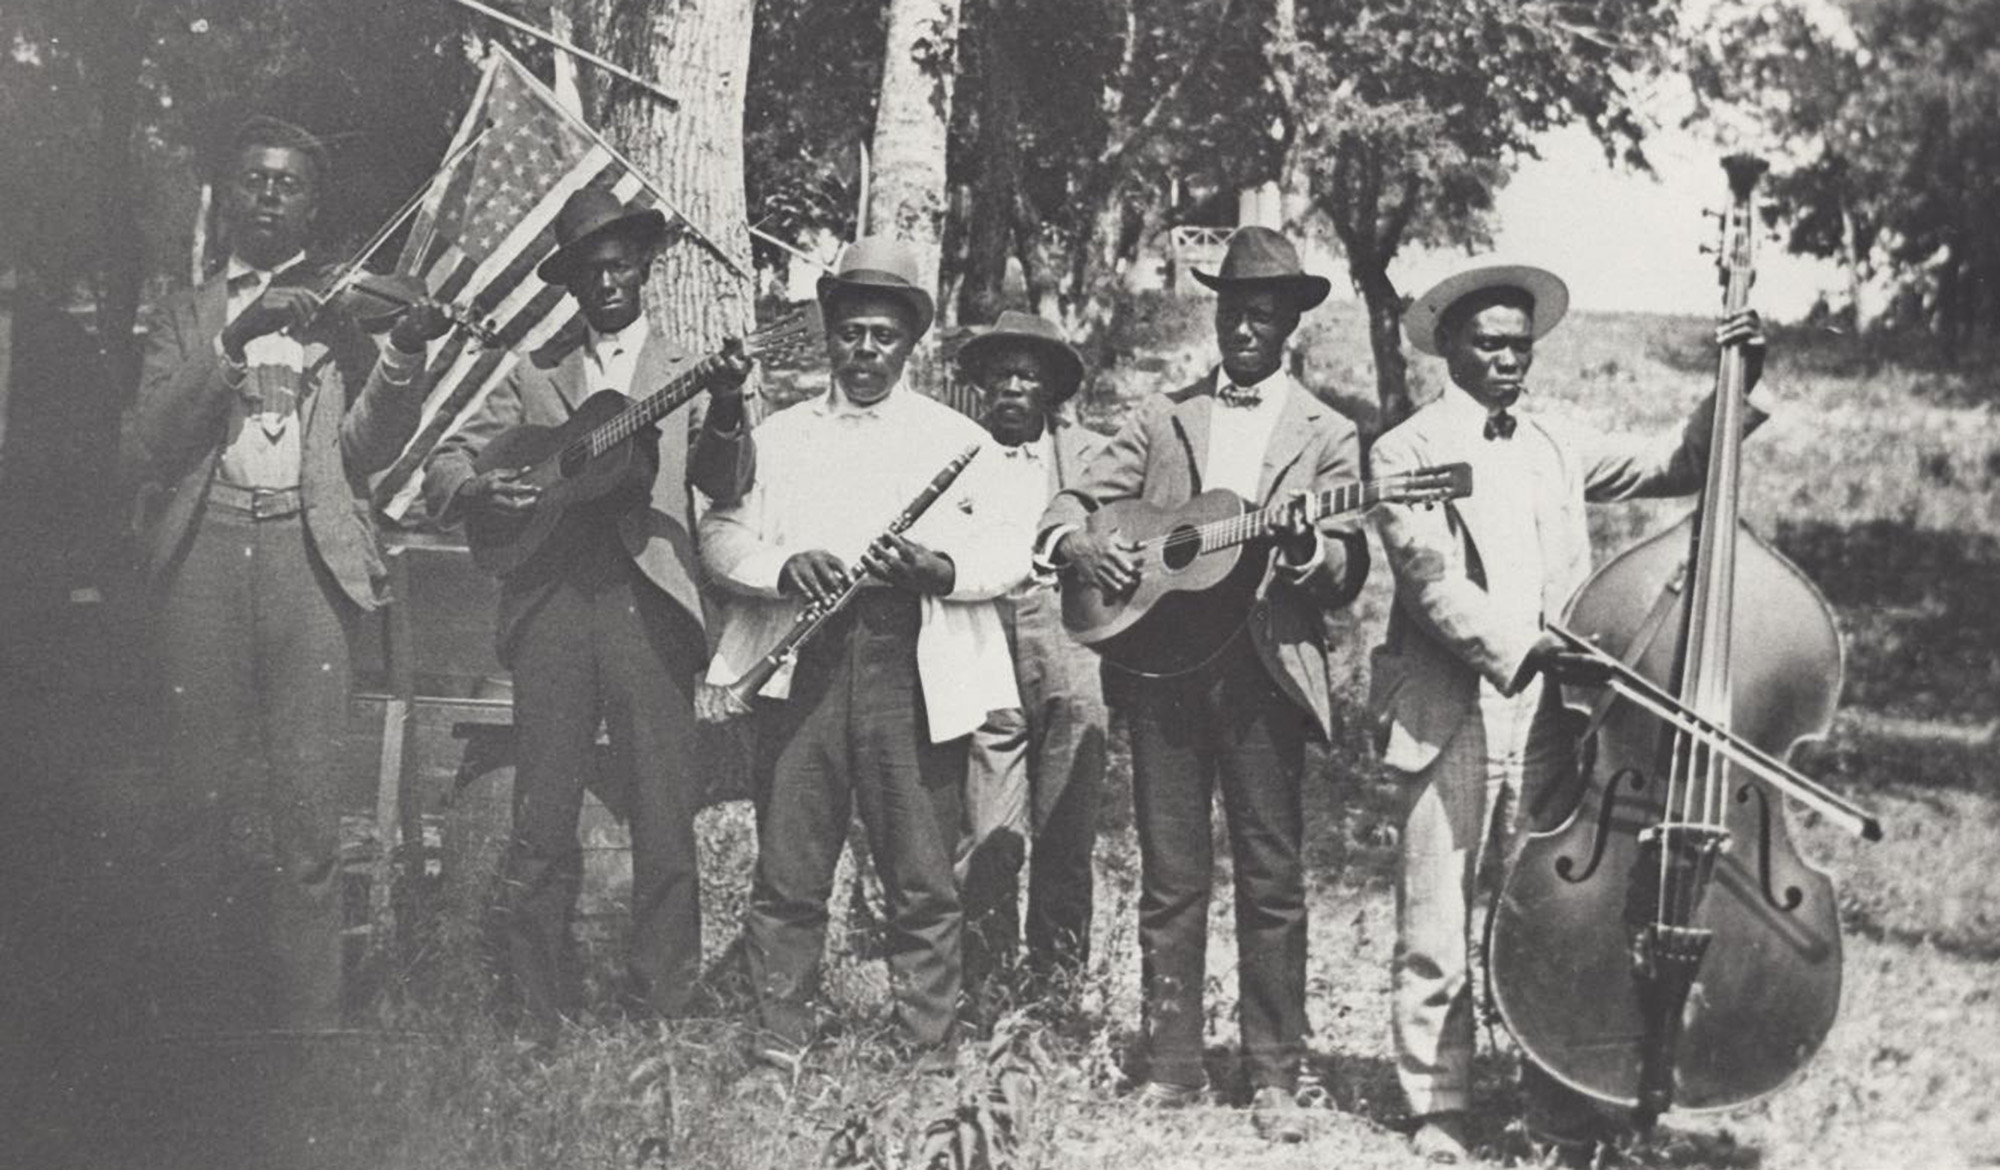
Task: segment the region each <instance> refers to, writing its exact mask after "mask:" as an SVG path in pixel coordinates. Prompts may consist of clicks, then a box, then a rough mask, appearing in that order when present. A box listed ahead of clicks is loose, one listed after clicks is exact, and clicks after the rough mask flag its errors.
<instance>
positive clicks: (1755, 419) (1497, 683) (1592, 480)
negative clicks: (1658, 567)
mask: <svg viewBox="0 0 2000 1170" xmlns="http://www.w3.org/2000/svg"><path fill="white" fill-rule="evenodd" d="M1445 393H1446V394H1448V395H1450V394H1457V395H1462V394H1463V393H1464V391H1461V390H1458V389H1456V388H1451V389H1447V390H1446V391H1445ZM1444 402H1445V400H1444V399H1439V400H1437V401H1434V402H1432V403H1430V404H1429V405H1426V406H1425V407H1424V408H1423V409H1421V410H1419V411H1417V412H1416V413H1415V414H1414V415H1412V416H1410V418H1409V419H1407V420H1405V421H1404V422H1403V423H1402V424H1401V425H1400V426H1397V427H1395V428H1393V429H1392V430H1390V431H1388V432H1387V433H1386V434H1384V435H1383V436H1382V437H1381V438H1379V439H1377V440H1376V441H1375V446H1374V448H1373V450H1372V451H1371V452H1370V454H1369V461H1370V463H1371V465H1372V468H1371V470H1372V471H1373V473H1374V474H1375V475H1376V476H1388V475H1394V474H1397V473H1399V472H1406V471H1412V470H1415V469H1416V468H1418V467H1422V466H1426V465H1430V464H1437V463H1451V462H1455V461H1458V460H1462V459H1466V458H1468V457H1469V456H1470V454H1471V453H1472V451H1473V450H1474V446H1473V445H1474V444H1478V443H1484V442H1486V441H1487V440H1486V439H1485V438H1484V437H1483V436H1482V435H1481V433H1480V429H1479V427H1478V425H1477V423H1474V424H1473V425H1471V426H1447V425H1445V424H1446V423H1447V422H1450V421H1452V418H1453V415H1452V412H1450V411H1449V410H1446V409H1443V408H1442V407H1443V404H1444ZM1714 410H1715V403H1714V399H1713V398H1709V399H1707V400H1704V401H1703V402H1702V403H1701V404H1700V405H1699V406H1697V407H1696V408H1695V410H1694V412H1693V413H1692V414H1691V415H1689V417H1688V419H1687V422H1686V423H1685V424H1684V425H1683V426H1682V427H1681V429H1680V431H1679V432H1678V433H1676V434H1668V435H1664V436H1658V437H1632V436H1615V435H1596V434H1589V433H1585V432H1582V431H1579V430H1576V429H1574V428H1570V427H1566V426H1563V425H1560V424H1558V423H1556V422H1553V421H1551V420H1547V419H1542V418H1538V417H1536V416H1535V415H1533V414H1528V413H1521V414H1519V415H1518V416H1517V417H1518V425H1517V430H1516V433H1515V436H1514V438H1513V439H1512V440H1509V441H1511V442H1516V443H1518V442H1522V441H1524V440H1528V439H1530V438H1533V439H1536V440H1540V441H1545V442H1547V443H1549V444H1550V445H1551V446H1552V447H1553V449H1554V451H1555V453H1556V459H1557V463H1558V466H1559V469H1560V472H1559V475H1558V477H1557V480H1556V482H1557V485H1558V487H1559V491H1560V498H1559V499H1558V500H1555V501H1551V502H1552V503H1554V504H1555V505H1556V506H1557V508H1558V511H1557V513H1556V517H1557V522H1556V523H1555V524H1553V525H1549V526H1545V527H1544V528H1543V529H1542V572H1543V577H1544V583H1543V596H1544V598H1546V599H1550V600H1549V601H1547V602H1545V606H1544V608H1545V610H1546V609H1547V608H1552V607H1553V605H1555V604H1557V602H1556V601H1555V600H1554V599H1562V598H1567V597H1569V596H1570V595H1571V594H1572V593H1574V592H1575V591H1576V589H1577V587H1578V586H1580V585H1581V584H1583V580H1584V578H1585V577H1587V576H1588V575H1589V574H1590V569H1591V558H1590V528H1589V524H1588V521H1587V518H1586V516H1585V512H1584V505H1585V503H1586V502H1603V501H1612V500H1627V499H1636V498H1640V497H1646V496H1678V495H1686V494H1688V493H1690V492H1694V491H1697V490H1699V489H1700V488H1701V486H1702V480H1703V477H1704V475H1705V474H1706V471H1707V467H1708V447H1709V440H1710V437H1711V436H1710V422H1711V420H1712V419H1713V417H1714ZM1766 417H1767V412H1766V411H1765V410H1764V409H1762V408H1761V407H1760V406H1759V405H1758V399H1757V398H1756V396H1755V395H1753V396H1752V398H1751V401H1750V409H1749V411H1748V412H1747V417H1746V422H1747V424H1748V427H1746V429H1748V428H1749V427H1755V426H1757V425H1759V424H1760V423H1761V422H1762V421H1763V420H1764V418H1766ZM1493 506H1494V505H1493V504H1492V503H1491V502H1490V497H1482V496H1481V495H1480V493H1479V485H1478V484H1477V483H1475V484H1474V485H1473V492H1472V494H1471V495H1470V496H1467V497H1466V498H1464V499H1461V500H1457V501H1453V502H1452V503H1449V504H1446V505H1444V506H1442V507H1439V508H1434V509H1425V508H1421V507H1412V506H1410V505H1404V504H1383V505H1379V506H1378V507H1377V508H1376V509H1375V510H1374V512H1373V517H1374V520H1375V523H1376V527H1377V529H1378V530H1379V531H1380V533H1381V536H1382V547H1383V549H1384V551H1385V552H1386V554H1387V556H1388V559H1389V567H1390V569H1391V571H1393V572H1394V574H1395V577H1396V602H1395V607H1394V608H1393V609H1392V610H1391V611H1390V614H1389V628H1388V633H1387V636H1386V638H1385V640H1384V642H1383V644H1382V645H1381V646H1380V647H1379V648H1377V649H1376V651H1375V653H1374V661H1373V677H1372V679H1371V685H1370V695H1369V707H1370V710H1371V711H1372V713H1373V714H1374V715H1375V717H1376V718H1377V719H1378V720H1379V721H1380V723H1381V726H1382V730H1383V732H1384V733H1385V734H1386V737H1387V739H1386V743H1385V745H1384V748H1383V760H1384V762H1385V763H1387V764H1388V765H1389V766H1390V767H1392V768H1396V769H1398V770H1400V771H1404V772H1417V771H1420V770H1422V769H1423V768H1424V767H1426V766H1427V765H1429V763H1430V762H1431V761H1432V760H1433V759H1435V758H1436V757H1437V754H1438V753H1439V752H1440V751H1442V750H1443V749H1444V746H1445V744H1446V743H1448V742H1450V740H1451V737H1452V734H1453V733H1454V732H1455V731H1457V730H1458V726H1459V724H1460V722H1461V721H1463V720H1464V719H1465V718H1466V717H1468V716H1469V715H1471V714H1472V713H1473V711H1474V710H1475V708H1476V706H1477V704H1478V701H1479V682H1480V680H1481V679H1482V678H1483V679H1485V680H1486V681H1487V682H1489V683H1491V684H1492V685H1493V686H1494V687H1496V688H1498V689H1500V690H1501V691H1503V692H1506V693H1509V694H1511V693H1513V692H1514V691H1516V690H1518V689H1519V688H1520V687H1521V686H1522V685H1523V684H1524V683H1525V682H1526V679H1525V678H1524V677H1523V672H1522V664H1523V662H1524V660H1525V659H1526V658H1527V655H1528V651H1529V649H1530V648H1531V647H1532V646H1533V645H1534V644H1535V642H1536V640H1537V639H1538V638H1539V637H1540V636H1541V630H1540V628H1539V627H1538V626H1528V625H1524V624H1518V623H1511V624H1510V623H1509V622H1508V621H1507V620H1506V619H1504V618H1503V617H1502V616H1501V614H1500V613H1499V612H1498V611H1497V609H1496V607H1495V606H1494V605H1493V604H1492V602H1491V600H1490V599H1489V597H1488V595H1487V590H1486V577H1485V573H1484V571H1483V569H1482V568H1481V565H1482V563H1483V562H1482V560H1481V557H1480V549H1481V546H1482V542H1484V544H1485V547H1486V548H1488V549H1489V550H1490V549H1492V548H1493V547H1494V537H1493V536H1492V535H1491V534H1492V533H1494V532H1495V531H1496V527H1497V520H1496V517H1495V516H1494V514H1493V512H1492V511H1491V509H1492V507H1493Z"/></svg>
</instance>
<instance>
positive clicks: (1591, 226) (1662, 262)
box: [1342, 126, 1845, 320]
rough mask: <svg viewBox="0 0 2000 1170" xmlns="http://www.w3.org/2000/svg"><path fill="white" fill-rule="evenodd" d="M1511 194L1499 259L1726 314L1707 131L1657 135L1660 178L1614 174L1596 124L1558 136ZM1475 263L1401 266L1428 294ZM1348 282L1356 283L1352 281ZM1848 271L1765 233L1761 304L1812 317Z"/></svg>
mask: <svg viewBox="0 0 2000 1170" xmlns="http://www.w3.org/2000/svg"><path fill="white" fill-rule="evenodd" d="M1540 149H1541V153H1542V156H1543V157H1542V158H1540V159H1538V160H1530V161H1528V162H1527V163H1525V164H1524V165H1523V166H1522V167H1521V169H1520V170H1519V171H1518V172H1517V173H1516V174H1515V176H1514V179H1513V181H1512V182H1510V183H1509V184H1508V185H1507V186H1506V187H1505V188H1503V189H1502V190H1501V192H1500V196H1499V199H1498V200H1497V203H1496V207H1495V211H1496V213H1497V214H1496V218H1497V221H1498V227H1497V230H1496V231H1495V233H1494V249H1493V252H1492V256H1493V257H1494V258H1495V259H1497V260H1506V261H1513V262H1519V263H1524V264H1536V265H1539V266H1540V267H1543V268H1547V269H1549V270H1551V271H1553V272H1555V273H1556V274H1557V275H1559V276H1561V277H1562V278H1563V279H1564V280H1565V281H1566V282H1568V284H1569V286H1570V298H1571V303H1572V304H1573V305H1575V306H1577V307H1578V308H1583V309H1595V310H1617V311H1632V312H1652V313H1695V314H1706V313H1712V312H1714V311H1715V310H1716V309H1717V307H1718V306H1719V304H1720V301H1721V295H1722V290H1721V287H1720V286H1719V285H1718V284H1717V283H1716V269H1715V258H1714V257H1713V256H1708V255H1703V254H1701V252H1700V251H1699V249H1700V248H1701V247H1702V246H1703V245H1710V246H1712V245H1713V244H1714V243H1715V242H1716V234H1717V230H1718V229H1717V226H1716V221H1715V220H1713V219H1710V218H1708V217H1707V216H1704V215H1703V214H1702V212H1703V211H1704V210H1705V209H1706V210H1720V209H1721V208H1722V207H1723V206H1724V205H1725V204H1726V203H1727V202H1728V196H1729V188H1728V185H1727V183H1726V182H1725V180H1724V177H1723V173H1722V164H1721V160H1722V155H1723V154H1724V153H1725V152H1724V151H1723V150H1722V149H1721V148H1719V147H1718V146H1716V145H1715V144H1714V143H1713V142H1710V141H1708V140H1707V139H1706V138H1705V137H1704V136H1701V135H1699V134H1697V133H1690V132H1688V131H1684V130H1680V129H1678V128H1675V127H1672V126H1666V127H1661V128H1659V129H1658V130H1656V131H1655V132H1654V133H1653V134H1652V135H1650V136H1649V137H1648V138H1647V143H1646V152H1647V157H1648V158H1649V159H1651V160H1652V164H1653V169H1654V171H1655V173H1654V174H1653V175H1643V174H1636V173H1633V172H1631V171H1629V170H1622V169H1621V170H1616V171H1614V170H1613V169H1612V168H1611V167H1610V166H1609V165H1608V164H1607V163H1606V162H1605V160H1604V153H1603V151H1602V150H1600V149H1599V148H1598V146H1597V144H1596V142H1595V140H1593V139H1592V138H1591V137H1590V134H1589V132H1588V131H1586V130H1584V129H1582V128H1580V127H1574V128H1570V129H1565V130H1559V131H1556V132H1554V133H1552V134H1550V135H1549V136H1548V137H1547V138H1545V139H1544V140H1543V141H1542V143H1541V145H1540ZM1468 263H1469V261H1468V259H1467V257H1466V256H1465V254H1464V253H1463V252H1458V251H1446V252H1420V251H1411V252H1410V253H1409V254H1408V255H1407V256H1406V257H1404V258H1402V259H1400V260H1399V261H1398V262H1397V263H1396V264H1394V265H1392V266H1391V269H1390V276H1391V278H1392V279H1394V280H1395V282H1396V287H1397V288H1399V289H1401V290H1402V291H1404V292H1406V293H1411V294H1416V293H1421V292H1422V291H1423V290H1424V289H1425V288H1428V287H1429V286H1430V284H1431V283H1432V282H1433V281H1435V280H1437V279H1439V278H1441V277H1443V276H1445V275H1446V274H1447V273H1450V272H1452V271H1454V270H1455V269H1457V268H1460V267H1463V266H1465V265H1466V264H1468ZM1342 283H1344V282H1342ZM1842 287H1843V286H1842V278H1841V275H1840V271H1839V269H1838V267H1837V266H1836V265H1834V264H1832V263H1829V262H1827V261H1821V260H1815V259H1812V258H1809V257H1799V256H1791V255H1788V254H1786V252H1785V250H1784V247H1783V244H1782V242H1781V241H1779V240H1777V239H1774V238H1772V237H1771V236H1770V235H1761V236H1760V237H1759V238H1758V240H1757V285H1756V289H1755V291H1754V293H1753V294H1752V298H1751V300H1752V304H1753V305H1754V306H1755V307H1756V308H1758V309H1760V310H1762V311H1763V312H1764V313H1765V314H1767V315H1769V316H1771V317H1773V318H1775V319H1778V320H1793V319H1796V318H1799V317H1803V316H1804V315H1805V313H1806V310H1807V309H1808V308H1809V307H1810V306H1811V305H1812V302H1813V299H1814V297H1815V296H1817V295H1818V294H1819V293H1820V291H1821V290H1825V291H1826V292H1827V293H1828V300H1829V301H1831V302H1832V303H1833V304H1835V305H1839V304H1841V303H1843V302H1844V301H1845V294H1844V292H1842V291H1841V289H1842Z"/></svg>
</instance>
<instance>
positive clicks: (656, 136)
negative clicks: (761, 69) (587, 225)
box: [572, 0, 756, 403]
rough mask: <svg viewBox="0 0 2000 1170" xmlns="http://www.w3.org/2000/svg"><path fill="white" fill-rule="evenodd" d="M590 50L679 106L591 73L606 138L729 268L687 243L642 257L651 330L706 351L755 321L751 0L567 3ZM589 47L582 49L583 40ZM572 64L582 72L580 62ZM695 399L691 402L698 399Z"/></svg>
mask: <svg viewBox="0 0 2000 1170" xmlns="http://www.w3.org/2000/svg"><path fill="white" fill-rule="evenodd" d="M572 3H573V4H574V5H577V6H578V7H580V8H581V9H582V11H580V12H578V11H577V10H576V8H572V12H573V13H575V14H576V15H577V16H578V17H579V21H578V23H579V24H580V25H582V26H583V27H584V28H585V29H586V30H592V31H594V32H595V34H596V35H595V36H594V37H593V38H592V39H593V40H595V41H596V42H597V46H595V47H597V49H598V51H600V52H603V53H604V54H605V55H606V56H608V57H610V58H611V59H612V60H614V61H617V62H619V63H620V64H623V65H626V66H627V67H629V68H631V69H632V70H633V72H635V73H638V74H639V75H640V76H642V77H652V78H661V79H665V80H666V81H667V82H668V83H669V86H670V89H671V91H672V92H673V93H674V94H675V95H676V96H677V97H678V98H679V99H680V103H681V105H680V109H679V110H678V111H673V110H669V109H668V108H667V107H666V105H665V104H664V103H662V102H660V101H659V100H658V99H656V98H654V97H652V96H650V95H648V94H647V93H645V92H644V91H642V90H639V89H637V88H636V87H634V86H632V85H630V84H628V83H625V82H620V81H615V80H607V79H605V78H603V77H597V78H594V79H593V84H594V86H595V88H596V89H597V91H598V92H599V93H600V94H601V95H602V99H601V100H600V101H599V102H598V103H597V105H598V108H600V109H602V110H604V111H605V114H606V119H607V121H608V122H609V124H610V127H609V128H610V133H609V134H608V137H609V138H610V139H611V140H612V142H614V143H616V144H617V145H618V146H619V147H620V149H622V150H625V151H626V152H627V155H628V157H630V158H631V159H632V161H633V162H634V163H635V164H637V165H638V166H639V167H640V168H641V169H642V170H643V171H644V172H645V174H646V176H647V178H649V179H650V180H652V181H653V182H654V183H656V184H658V186H659V188H660V190H661V192H662V193H664V194H665V195H666V197H667V200H668V202H669V203H671V204H672V205H673V208H674V209H675V210H677V211H679V212H680V213H681V214H682V215H684V216H686V217H687V218H688V220H689V221H690V222H691V223H693V224H694V225H695V227H696V229H697V230H699V231H700V232H701V233H702V234H703V235H705V236H707V237H708V238H709V239H710V240H711V241H713V242H714V243H715V245H716V246H717V247H718V248H719V249H721V251H722V252H723V254H724V255H726V256H728V257H729V258H730V259H731V261H733V262H734V263H735V265H736V268H737V271H735V272H732V271H730V269H729V267H728V266H727V265H725V264H724V263H723V262H722V261H721V260H720V259H719V258H718V257H717V256H716V255H715V253H713V252H711V251H709V250H708V249H707V248H706V247H704V246H702V244H701V243H699V242H698V241H695V240H692V239H688V238H686V237H683V238H681V239H680V240H678V241H677V242H674V243H671V244H669V245H668V246H667V247H666V248H665V249H664V250H663V251H662V252H661V254H660V257H659V259H658V261H657V262H656V263H655V264H654V266H653V279H652V282H651V284H650V285H649V287H648V289H647V293H648V296H647V300H648V303H649V305H650V312H651V317H652V321H653V325H654V328H655V329H656V330H658V331H659V332H660V333H661V334H662V335H663V336H666V337H669V338H672V339H673V340H674V342H675V343H676V344H677V345H679V346H680V347H681V348H683V349H686V350H690V351H693V352H696V353H708V352H711V351H713V350H714V349H716V348H717V347H718V346H720V345H721V344H722V340H723V339H724V338H725V337H729V336H732V335H735V336H740V335H742V334H743V333H745V332H747V331H748V330H749V329H750V328H751V327H752V326H753V325H754V324H755V313H756V287H755V284H754V281H753V279H752V277H751V272H752V268H751V261H750V233H749V228H748V221H747V219H746V215H745V207H744V189H743V95H744V79H745V77H746V76H747V75H748V72H749V68H750V32H751V27H752V18H753V16H754V15H755V13H756V2H755V0H701V2H700V3H698V4H692V3H685V2H680V0H649V2H648V3H645V4H636V5H635V4H631V3H629V0H572ZM586 47H592V46H586ZM582 72H583V73H585V74H589V73H590V72H592V71H591V70H590V68H589V67H588V66H586V67H585V68H584V69H583V70H582ZM705 401H706V400H705V399H698V400H697V402H698V403H702V402H705Z"/></svg>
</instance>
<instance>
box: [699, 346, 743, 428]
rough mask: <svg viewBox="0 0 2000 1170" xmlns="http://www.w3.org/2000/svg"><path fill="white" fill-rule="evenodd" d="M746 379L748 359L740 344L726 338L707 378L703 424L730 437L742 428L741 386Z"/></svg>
mask: <svg viewBox="0 0 2000 1170" xmlns="http://www.w3.org/2000/svg"><path fill="white" fill-rule="evenodd" d="M749 377H750V356H749V355H748V354H746V353H744V352H743V342H742V341H741V340H739V339H738V338H734V337H732V338H730V339H729V340H727V341H725V342H723V343H722V352H721V353H719V354H717V355H716V359H715V363H714V366H713V367H712V368H711V370H710V371H709V375H708V379H707V382H708V417H707V425H708V426H709V427H710V428H711V429H712V430H714V431H716V432H717V433H719V434H724V435H732V434H735V433H736V430H737V428H738V427H740V426H742V425H743V383H744V380H745V379H747V378H749Z"/></svg>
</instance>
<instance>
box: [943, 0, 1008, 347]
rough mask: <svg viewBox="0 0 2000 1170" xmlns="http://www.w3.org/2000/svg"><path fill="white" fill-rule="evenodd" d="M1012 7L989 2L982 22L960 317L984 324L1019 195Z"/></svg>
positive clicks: (1002, 283) (998, 290) (993, 307)
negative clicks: (970, 194) (970, 212)
mask: <svg viewBox="0 0 2000 1170" xmlns="http://www.w3.org/2000/svg"><path fill="white" fill-rule="evenodd" d="M1011 11H1012V6H1011V5H1009V4H1007V3H1005V0H985V8H984V10H983V14H982V19H981V20H980V21H979V24H978V28H977V34H978V48H979V75H980V82H981V84H980V101H979V126H978V134H977V135H976V137H975V140H974V141H975V146H974V148H973V154H974V158H973V176H972V216H971V221H972V222H971V224H970V226H969V228H968V235H969V239H968V242H967V243H968V246H967V249H966V263H965V285H964V288H963V291H962V293H961V295H960V301H959V315H958V316H959V320H960V321H961V322H963V323H966V324H979V325H984V324H987V323H989V322H991V321H992V320H993V319H994V318H996V317H998V316H999V315H1000V309H1001V298H1002V296H1003V293H1004V289H1005V287H1006V280H1007V255H1008V252H1009V250H1010V249H1009V245H1010V244H1011V242H1012V239H1013V235H1014V230H1013V229H1014V217H1015V200H1016V199H1017V198H1018V197H1019V192H1020V179H1021V147H1020V140H1019V138H1018V137H1017V135H1018V133H1019V126H1020V121H1021V65H1020V61H1019V58H1018V56H1017V54H1016V53H1015V51H1014V27H1013V21H1012V19H1011Z"/></svg>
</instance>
